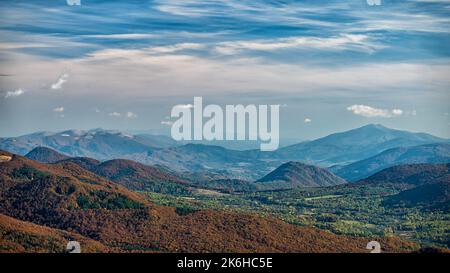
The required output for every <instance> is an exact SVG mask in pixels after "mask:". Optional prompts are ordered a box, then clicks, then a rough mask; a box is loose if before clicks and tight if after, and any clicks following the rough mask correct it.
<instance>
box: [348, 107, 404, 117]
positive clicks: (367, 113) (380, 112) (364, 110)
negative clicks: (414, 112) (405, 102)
mask: <svg viewBox="0 0 450 273" xmlns="http://www.w3.org/2000/svg"><path fill="white" fill-rule="evenodd" d="M347 110H348V111H351V112H352V113H353V114H355V115H359V116H363V117H368V118H373V117H381V118H392V117H398V116H401V115H402V114H403V110H401V109H392V110H389V109H380V108H375V107H371V106H367V105H361V104H355V105H352V106H349V107H347Z"/></svg>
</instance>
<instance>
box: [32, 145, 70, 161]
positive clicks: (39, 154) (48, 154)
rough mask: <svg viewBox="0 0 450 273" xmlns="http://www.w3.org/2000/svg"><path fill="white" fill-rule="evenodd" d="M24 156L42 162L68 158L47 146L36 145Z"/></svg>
mask: <svg viewBox="0 0 450 273" xmlns="http://www.w3.org/2000/svg"><path fill="white" fill-rule="evenodd" d="M25 157H26V158H29V159H32V160H36V161H39V162H42V163H55V162H58V161H61V160H65V159H68V158H70V157H69V156H67V155H64V154H61V153H58V152H57V151H55V150H53V149H50V148H47V147H36V148H34V149H33V150H31V151H30V152H29V153H27V154H26V155H25Z"/></svg>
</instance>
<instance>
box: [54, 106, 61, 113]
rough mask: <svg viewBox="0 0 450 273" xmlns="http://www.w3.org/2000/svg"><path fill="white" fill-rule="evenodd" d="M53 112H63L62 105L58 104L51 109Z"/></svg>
mask: <svg viewBox="0 0 450 273" xmlns="http://www.w3.org/2000/svg"><path fill="white" fill-rule="evenodd" d="M53 112H55V113H62V112H64V107H62V106H60V107H56V108H54V109H53Z"/></svg>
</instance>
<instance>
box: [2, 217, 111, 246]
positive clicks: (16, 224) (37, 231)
mask: <svg viewBox="0 0 450 273" xmlns="http://www.w3.org/2000/svg"><path fill="white" fill-rule="evenodd" d="M69 241H77V242H79V243H80V245H81V247H82V249H81V251H82V252H83V253H98V252H108V251H109V249H108V248H107V247H105V246H104V245H102V244H101V243H99V242H96V241H94V240H92V239H89V238H86V237H83V236H81V235H79V234H76V233H73V232H67V231H63V230H58V229H54V228H49V227H45V226H40V225H36V224H33V223H30V222H25V221H20V220H17V219H14V218H12V217H8V216H6V215H3V214H0V253H8V252H9V253H29V252H40V253H42V252H48V253H64V252H66V245H67V243H68V242H69Z"/></svg>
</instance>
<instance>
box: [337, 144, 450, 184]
mask: <svg viewBox="0 0 450 273" xmlns="http://www.w3.org/2000/svg"><path fill="white" fill-rule="evenodd" d="M446 162H450V143H435V144H427V145H420V146H413V147H399V148H393V149H389V150H386V151H384V152H381V153H380V154H378V155H375V156H373V157H370V158H367V159H364V160H361V161H357V162H355V163H352V164H349V165H347V166H344V167H342V168H339V169H335V170H332V171H333V172H334V173H335V174H336V175H338V176H340V177H342V178H345V179H347V180H348V181H356V180H359V179H362V178H365V177H367V176H369V175H371V174H374V173H376V172H378V171H380V170H383V169H385V168H387V167H390V166H394V165H401V164H414V163H446Z"/></svg>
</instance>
